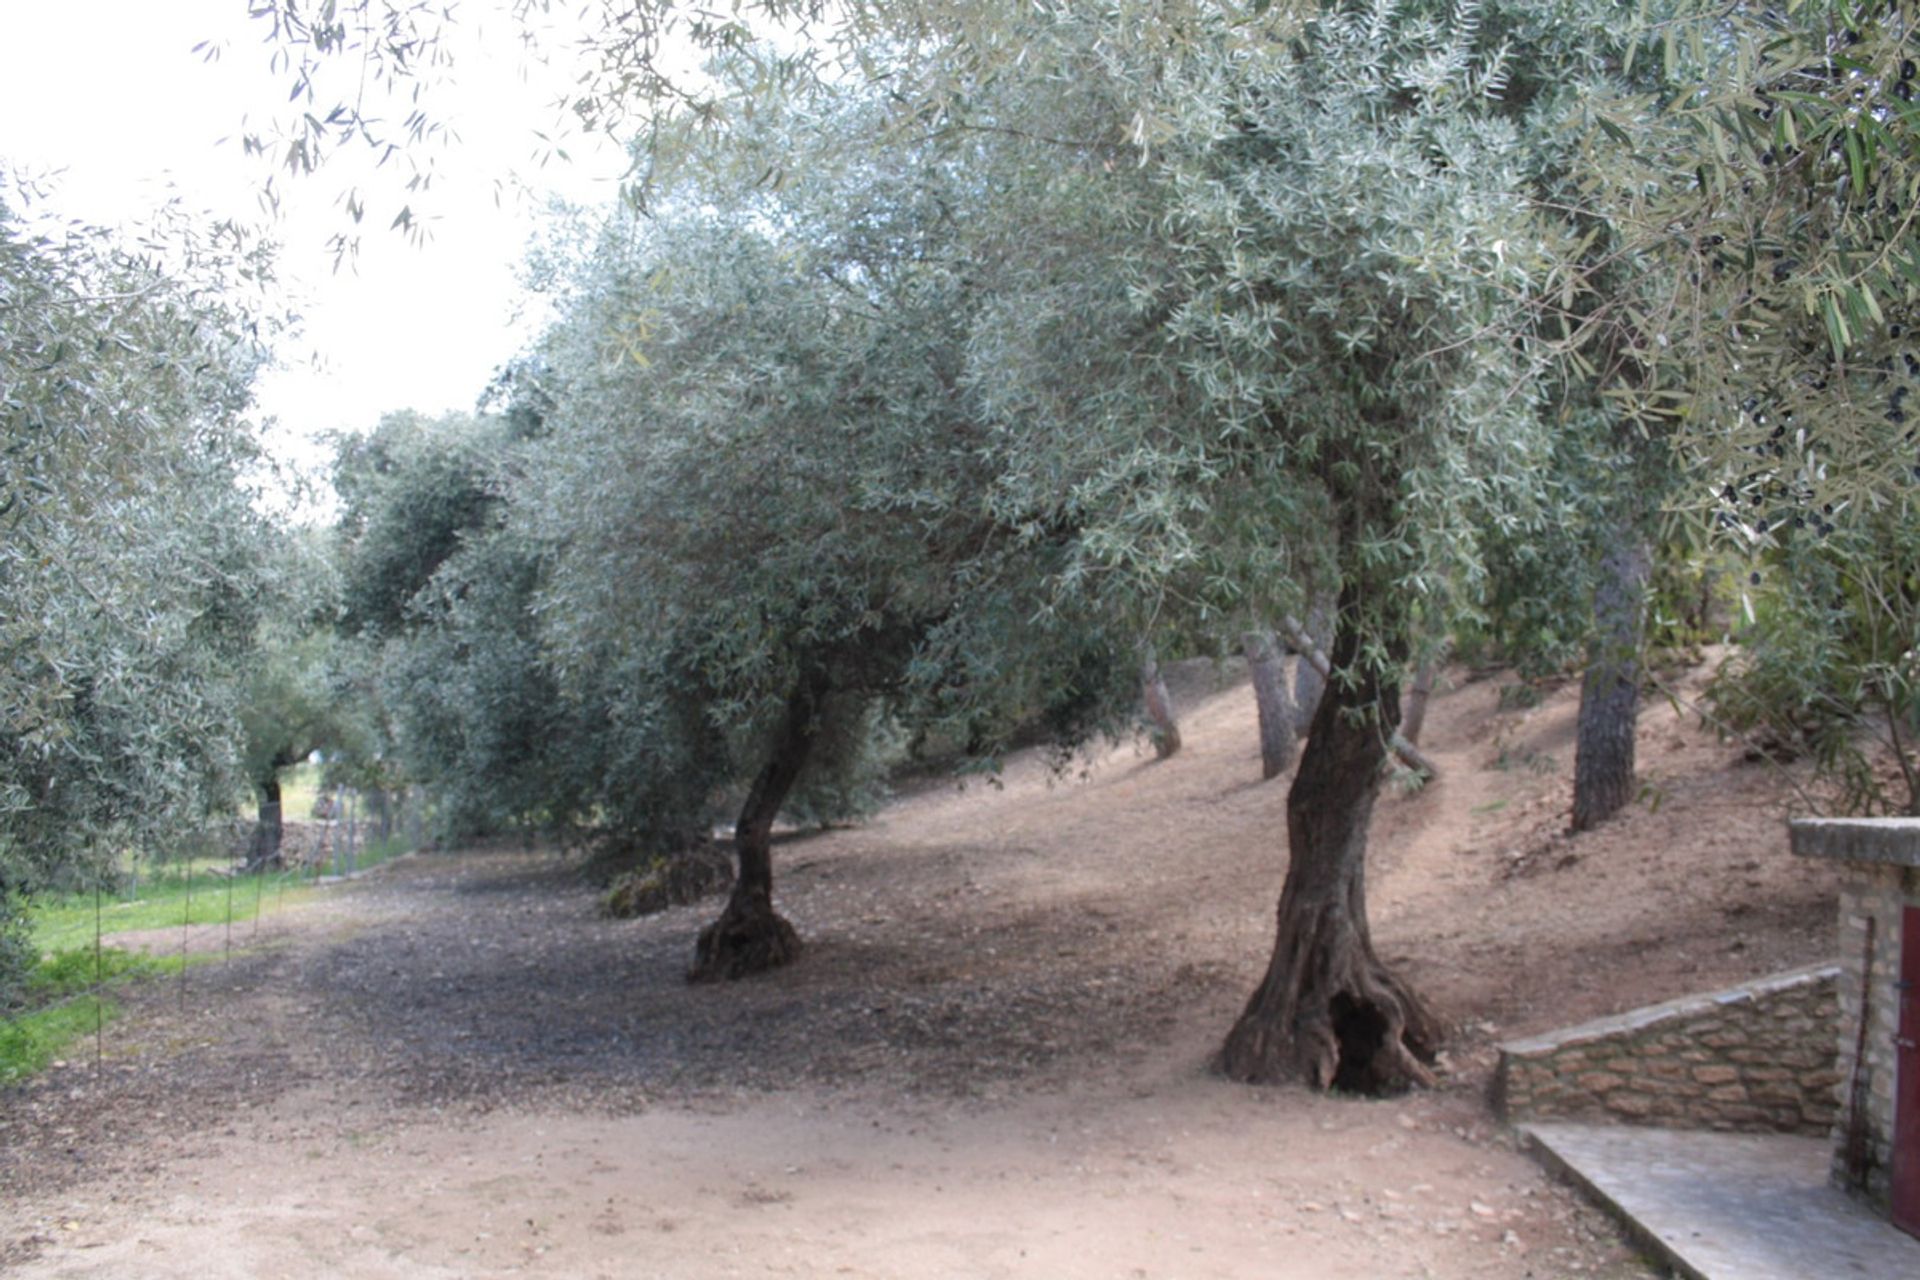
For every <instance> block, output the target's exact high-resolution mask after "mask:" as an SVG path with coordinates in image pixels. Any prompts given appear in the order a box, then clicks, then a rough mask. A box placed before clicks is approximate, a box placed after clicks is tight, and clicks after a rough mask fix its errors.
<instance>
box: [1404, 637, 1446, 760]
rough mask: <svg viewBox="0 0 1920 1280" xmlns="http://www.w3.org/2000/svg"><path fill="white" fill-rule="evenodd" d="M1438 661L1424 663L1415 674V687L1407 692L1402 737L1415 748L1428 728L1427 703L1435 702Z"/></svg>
mask: <svg viewBox="0 0 1920 1280" xmlns="http://www.w3.org/2000/svg"><path fill="white" fill-rule="evenodd" d="M1439 667H1440V663H1439V661H1438V660H1437V659H1436V660H1434V661H1432V662H1428V663H1424V664H1422V665H1421V667H1420V669H1419V670H1418V671H1416V672H1414V674H1413V687H1412V688H1410V689H1408V690H1407V713H1406V715H1404V716H1402V717H1401V719H1400V736H1401V737H1403V738H1405V739H1406V740H1407V741H1408V742H1410V743H1412V744H1413V745H1414V746H1416V747H1417V746H1419V745H1420V733H1421V731H1422V730H1424V729H1425V728H1426V727H1427V703H1429V702H1430V701H1432V700H1433V682H1434V679H1435V677H1436V676H1437V675H1438V674H1439Z"/></svg>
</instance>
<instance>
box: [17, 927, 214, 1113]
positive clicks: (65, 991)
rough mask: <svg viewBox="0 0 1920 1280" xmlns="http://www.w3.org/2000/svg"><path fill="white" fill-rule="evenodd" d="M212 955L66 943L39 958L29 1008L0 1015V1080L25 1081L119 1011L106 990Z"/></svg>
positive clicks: (30, 982)
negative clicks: (163, 953) (162, 953)
mask: <svg viewBox="0 0 1920 1280" xmlns="http://www.w3.org/2000/svg"><path fill="white" fill-rule="evenodd" d="M213 958H214V957H212V956H192V957H181V956H145V955H139V954H137V953H135V952H132V951H123V950H121V949H120V948H119V947H101V948H100V949H99V952H98V954H96V953H95V951H94V948H93V947H91V946H85V947H71V948H67V949H64V950H60V951H56V952H54V953H53V954H51V955H48V956H45V957H43V958H42V959H41V961H40V965H39V967H38V968H37V969H36V970H35V971H34V973H33V974H32V975H31V976H30V977H29V978H28V979H27V984H26V992H25V994H26V998H27V1001H28V1003H29V1004H30V1005H31V1006H33V1007H31V1008H29V1009H27V1010H25V1011H22V1012H18V1013H12V1014H8V1015H6V1016H4V1017H0V1084H10V1083H12V1082H13V1081H15V1080H22V1079H25V1078H26V1077H27V1076H30V1075H32V1074H34V1073H35V1072H37V1071H40V1070H43V1069H44V1068H45V1067H46V1065H47V1064H48V1063H50V1062H53V1061H54V1060H56V1059H57V1058H59V1057H60V1056H61V1055H62V1054H64V1053H65V1052H66V1051H67V1049H68V1047H69V1046H71V1045H72V1044H73V1043H74V1042H75V1041H77V1040H81V1039H84V1038H85V1037H87V1036H90V1035H92V1034H93V1033H94V1031H95V1029H96V1028H98V1027H101V1026H104V1025H105V1024H106V1023H109V1022H112V1021H113V1020H114V1019H115V1018H116V1017H118V1016H119V1015H120V1006H119V1004H118V1003H116V1002H115V1001H114V999H113V997H112V995H111V994H110V991H111V988H112V987H113V986H115V985H117V984H119V983H123V982H128V981H132V980H134V979H137V978H157V977H164V976H166V975H168V974H176V973H179V972H180V970H181V969H182V968H183V967H184V966H185V965H188V964H199V963H205V962H206V961H208V960H211V959H213Z"/></svg>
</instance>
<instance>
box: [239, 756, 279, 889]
mask: <svg viewBox="0 0 1920 1280" xmlns="http://www.w3.org/2000/svg"><path fill="white" fill-rule="evenodd" d="M258 785H259V790H260V817H259V819H258V820H257V821H255V822H254V824H253V840H252V841H251V842H250V843H249V844H248V846H247V870H249V871H264V870H266V869H267V868H269V867H277V866H279V865H280V846H281V844H282V842H283V841H284V839H285V834H286V827H285V823H284V822H283V820H282V818H281V812H280V771H279V770H278V769H277V768H276V769H275V770H274V771H273V772H272V773H270V774H268V775H267V776H266V777H265V778H263V779H261V780H260V782H259V784H258Z"/></svg>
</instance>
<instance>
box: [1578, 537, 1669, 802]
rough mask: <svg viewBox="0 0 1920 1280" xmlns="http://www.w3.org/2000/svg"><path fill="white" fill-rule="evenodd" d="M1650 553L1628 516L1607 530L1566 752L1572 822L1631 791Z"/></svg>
mask: <svg viewBox="0 0 1920 1280" xmlns="http://www.w3.org/2000/svg"><path fill="white" fill-rule="evenodd" d="M1651 568H1652V556H1651V554H1650V552H1649V551H1648V548H1647V543H1646V540H1645V539H1644V538H1643V537H1642V536H1641V535H1640V533H1639V531H1638V530H1637V529H1636V528H1635V527H1634V526H1633V524H1632V523H1631V522H1630V521H1628V520H1622V521H1621V522H1620V523H1619V524H1618V525H1616V526H1615V528H1614V529H1613V531H1612V537H1611V538H1610V539H1609V540H1608V544H1607V547H1606V550H1605V551H1604V552H1603V553H1602V555H1601V558H1600V581H1599V583H1598V585H1597V586H1596V587H1595V588H1594V593H1593V639H1592V641H1591V642H1590V644H1589V645H1588V650H1587V673H1586V676H1585V678H1584V679H1582V680H1581V682H1580V727H1579V730H1578V735H1577V737H1576V740H1575V743H1574V752H1573V829H1574V830H1575V831H1591V830H1592V829H1593V828H1594V827H1597V826H1599V825H1600V824H1601V823H1602V822H1605V821H1606V820H1607V819H1608V818H1611V817H1612V816H1613V815H1614V814H1616V813H1618V812H1620V810H1622V809H1624V808H1625V807H1626V806H1627V805H1628V803H1630V802H1631V801H1632V800H1633V796H1634V774H1633V736H1634V724H1635V720H1636V718H1637V716H1638V713H1639V710H1640V640H1641V633H1642V628H1643V626H1644V619H1645V617H1646V601H1647V577H1648V574H1649V573H1650V572H1651Z"/></svg>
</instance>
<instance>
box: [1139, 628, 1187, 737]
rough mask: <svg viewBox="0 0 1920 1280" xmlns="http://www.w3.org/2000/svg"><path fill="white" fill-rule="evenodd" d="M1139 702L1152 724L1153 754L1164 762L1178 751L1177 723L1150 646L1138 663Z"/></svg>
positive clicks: (1163, 679) (1178, 725)
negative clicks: (1145, 708)
mask: <svg viewBox="0 0 1920 1280" xmlns="http://www.w3.org/2000/svg"><path fill="white" fill-rule="evenodd" d="M1140 699H1141V701H1142V702H1144V703H1145V704H1146V707H1147V719H1148V720H1149V721H1150V722H1151V723H1152V724H1153V751H1154V754H1155V755H1157V756H1159V757H1160V758H1161V759H1162V760H1165V759H1166V758H1167V757H1168V756H1170V755H1172V754H1174V753H1175V752H1176V751H1178V750H1180V722H1179V721H1178V720H1176V719H1175V718H1174V714H1173V697H1172V695H1170V694H1169V693H1168V692H1167V682H1166V679H1165V677H1163V676H1162V675H1161V674H1160V663H1159V660H1158V659H1156V658H1155V657H1154V656H1153V649H1152V647H1151V646H1149V647H1148V648H1147V649H1146V650H1145V651H1144V653H1143V656H1142V657H1141V659H1140Z"/></svg>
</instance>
